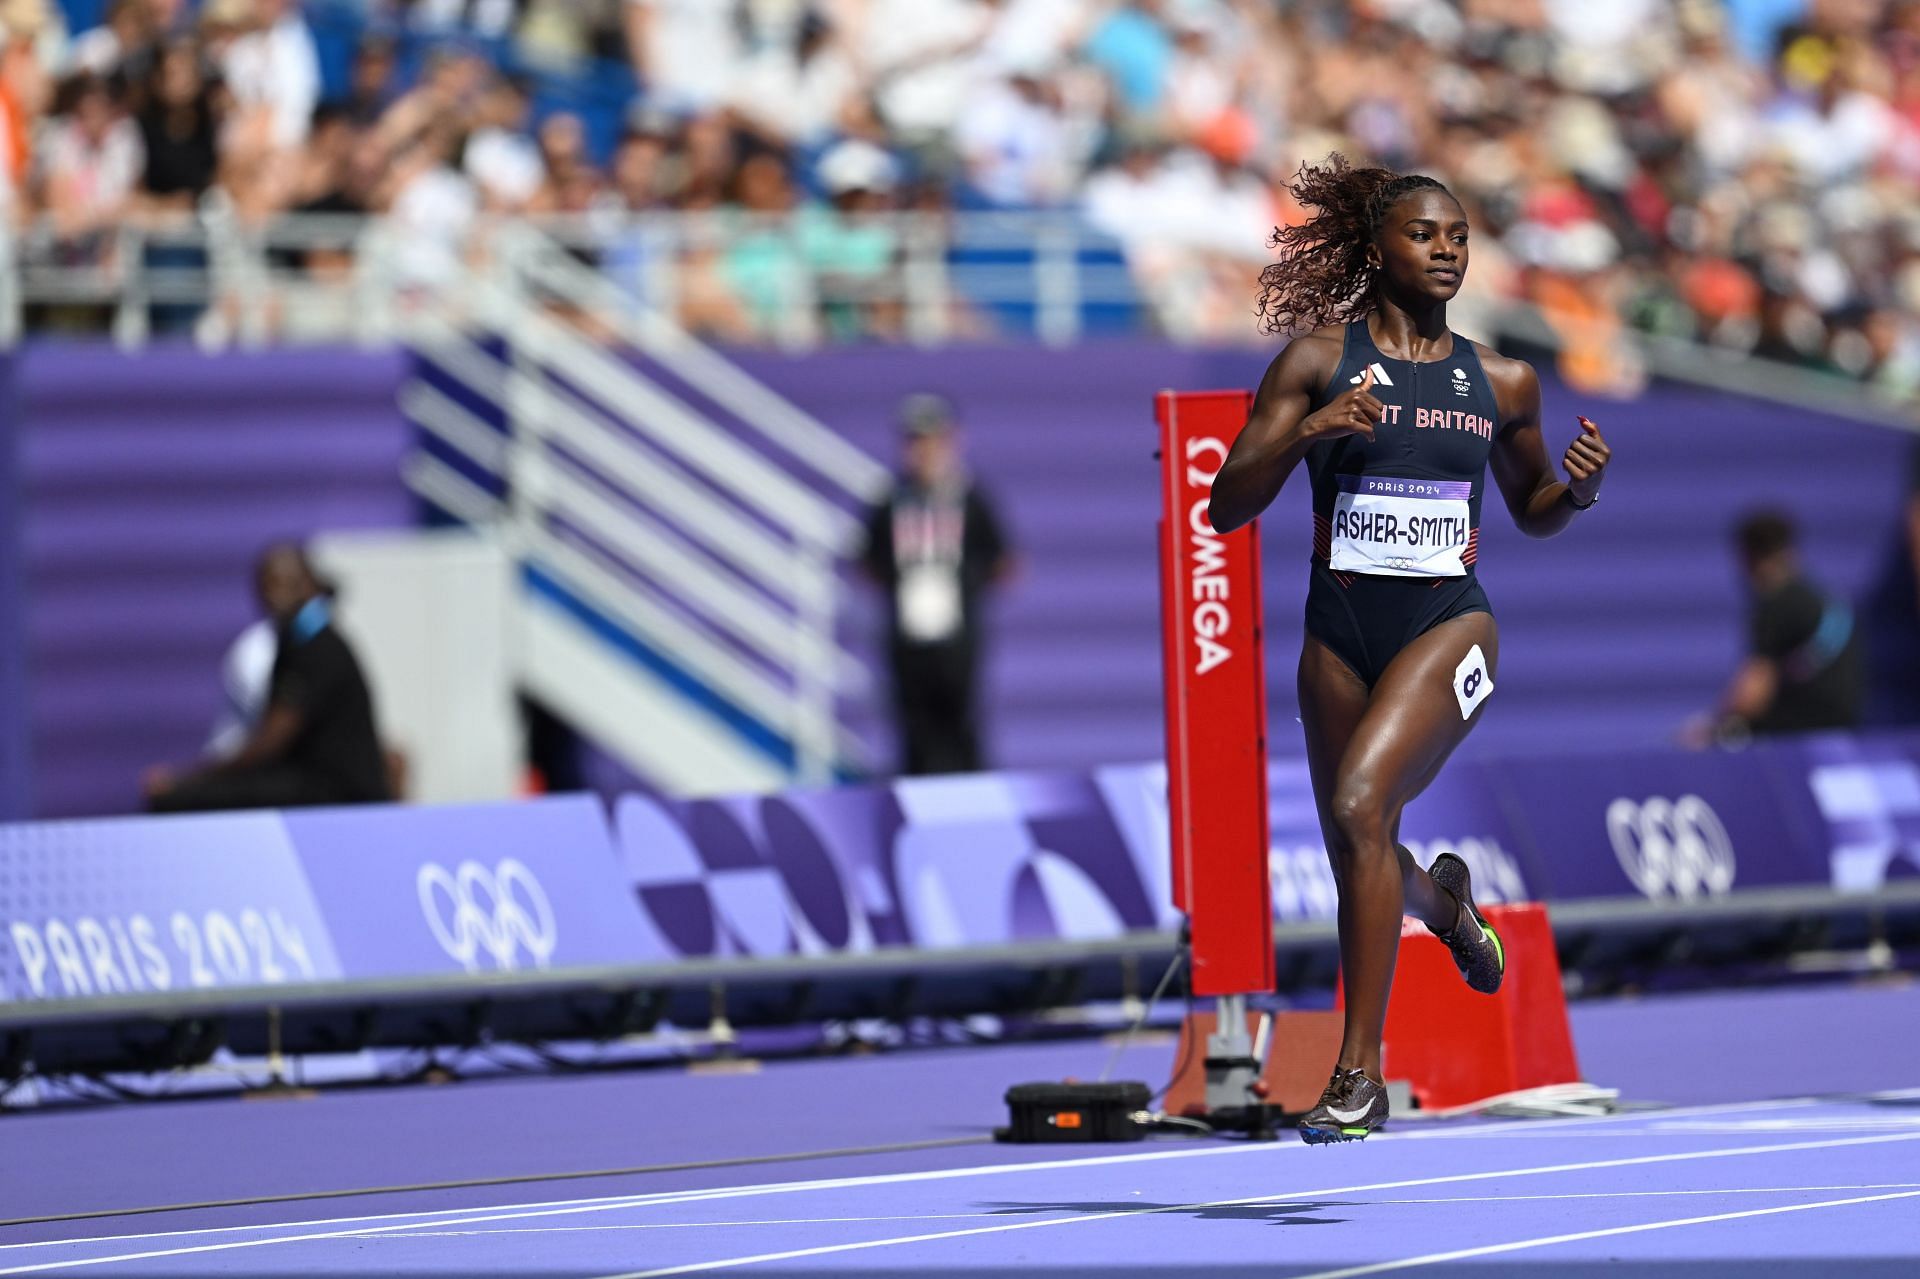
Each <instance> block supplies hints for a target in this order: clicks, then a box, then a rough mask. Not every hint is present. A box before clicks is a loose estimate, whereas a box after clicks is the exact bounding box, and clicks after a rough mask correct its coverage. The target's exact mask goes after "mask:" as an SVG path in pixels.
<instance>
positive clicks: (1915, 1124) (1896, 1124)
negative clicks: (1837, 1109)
mask: <svg viewBox="0 0 1920 1279" xmlns="http://www.w3.org/2000/svg"><path fill="white" fill-rule="evenodd" d="M1821 1129H1824V1130H1826V1131H1828V1132H1843V1131H1853V1132H1870V1131H1874V1130H1878V1131H1881V1132H1900V1131H1912V1130H1914V1129H1920V1115H1912V1116H1900V1117H1889V1118H1879V1117H1875V1116H1869V1115H1862V1116H1860V1117H1858V1118H1842V1119H1720V1120H1713V1119H1706V1120H1701V1119H1676V1120H1671V1121H1658V1122H1655V1123H1654V1125H1653V1126H1652V1128H1651V1129H1649V1131H1650V1132H1657V1133H1681V1134H1686V1135H1691V1134H1693V1133H1723V1132H1809V1131H1816V1130H1821Z"/></svg>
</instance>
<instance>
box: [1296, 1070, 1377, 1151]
mask: <svg viewBox="0 0 1920 1279" xmlns="http://www.w3.org/2000/svg"><path fill="white" fill-rule="evenodd" d="M1386 1122H1387V1090H1386V1089H1385V1088H1382V1087H1381V1086H1380V1085H1379V1084H1376V1083H1374V1082H1373V1080H1371V1079H1368V1078H1367V1076H1366V1074H1365V1072H1363V1071H1359V1070H1341V1069H1340V1068H1339V1067H1337V1066H1336V1067H1335V1068H1334V1071H1333V1078H1332V1079H1331V1080H1329V1081H1328V1083H1327V1090H1326V1091H1325V1092H1323V1093H1321V1094H1320V1104H1319V1105H1317V1106H1315V1107H1314V1108H1313V1109H1312V1110H1309V1111H1308V1112H1307V1113H1306V1114H1305V1115H1303V1116H1301V1119H1300V1139H1301V1140H1302V1141H1304V1142H1306V1143H1307V1144H1308V1145H1309V1146H1325V1145H1331V1144H1332V1143H1334V1142H1339V1141H1364V1140H1366V1137H1367V1134H1368V1133H1370V1132H1372V1131H1373V1130H1374V1129H1376V1128H1378V1127H1380V1125H1382V1124H1384V1123H1386Z"/></svg>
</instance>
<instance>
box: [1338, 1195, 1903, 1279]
mask: <svg viewBox="0 0 1920 1279" xmlns="http://www.w3.org/2000/svg"><path fill="white" fill-rule="evenodd" d="M1890 1199H1920V1190H1907V1191H1902V1192H1901V1193H1899V1194H1891V1195H1857V1196H1855V1197H1854V1198H1851V1199H1828V1200H1824V1201H1822V1202H1820V1203H1810V1204H1780V1205H1778V1206H1776V1207H1773V1208H1749V1209H1747V1210H1746V1211H1745V1212H1716V1213H1714V1214H1713V1215H1712V1216H1708V1217H1680V1218H1676V1219H1675V1220H1672V1221H1645V1222H1641V1223H1639V1224H1638V1225H1632V1226H1611V1227H1608V1228H1607V1229H1605V1230H1580V1231H1576V1232H1574V1233H1572V1234H1566V1235H1545V1236H1542V1237H1541V1238H1538V1239H1516V1240H1514V1241H1513V1242H1512V1243H1496V1244H1488V1245H1486V1246H1485V1247H1481V1248H1459V1249H1456V1250H1455V1251H1453V1252H1430V1253H1428V1254H1427V1255H1426V1256H1424V1257H1405V1258H1402V1259H1401V1260H1399V1261H1382V1262H1377V1263H1375V1264H1373V1265H1370V1266H1349V1267H1347V1268H1346V1269H1344V1270H1322V1271H1319V1272H1318V1273H1316V1274H1311V1275H1302V1276H1300V1279H1359V1276H1361V1275H1383V1274H1386V1273H1387V1272H1389V1271H1393V1270H1412V1269H1414V1268H1415V1267H1418V1266H1437V1265H1440V1264H1441V1263H1443V1262H1448V1261H1464V1260H1466V1259H1467V1258H1469V1257H1494V1256H1498V1255H1500V1254H1501V1253H1507V1252H1521V1251H1524V1250H1525V1249H1528V1248H1550V1247H1552V1246H1553V1245H1555V1244H1563V1243H1579V1242H1581V1241H1582V1240H1586V1239H1608V1238H1612V1237H1614V1236H1617V1235H1637V1234H1642V1233H1644V1232H1646V1231H1649V1230H1672V1229H1674V1228H1675V1227H1677V1226H1705V1225H1711V1224H1712V1223H1714V1222H1716V1221H1740V1220H1743V1219H1745V1218H1750V1217H1771V1216H1774V1215H1775V1214H1777V1213H1783V1212H1812V1211H1813V1210H1814V1209H1816V1208H1845V1207H1848V1206H1850V1205H1852V1204H1871V1203H1885V1202H1887V1201H1888V1200H1890Z"/></svg>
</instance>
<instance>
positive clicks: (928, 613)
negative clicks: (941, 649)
mask: <svg viewBox="0 0 1920 1279" xmlns="http://www.w3.org/2000/svg"><path fill="white" fill-rule="evenodd" d="M894 602H895V604H896V606H897V608H898V613H899V618H900V633H901V635H903V636H904V637H906V638H907V639H909V640H912V641H913V642H914V643H917V644H937V643H940V642H941V641H942V640H949V639H952V638H953V637H954V635H955V634H956V633H958V632H959V630H960V623H961V620H962V612H963V604H962V601H961V598H960V574H959V572H958V571H957V570H955V568H954V567H953V565H951V564H910V565H908V566H907V567H906V568H904V569H902V570H901V572H900V587H899V591H898V593H897V594H896V596H895V600H894Z"/></svg>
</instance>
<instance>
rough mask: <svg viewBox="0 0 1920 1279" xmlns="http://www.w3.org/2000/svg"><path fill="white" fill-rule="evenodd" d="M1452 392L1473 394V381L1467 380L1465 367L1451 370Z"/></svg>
mask: <svg viewBox="0 0 1920 1279" xmlns="http://www.w3.org/2000/svg"><path fill="white" fill-rule="evenodd" d="M1453 393H1454V394H1455V395H1472V394H1473V383H1471V382H1469V381H1467V371H1466V370H1465V369H1455V370H1454V371H1453Z"/></svg>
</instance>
